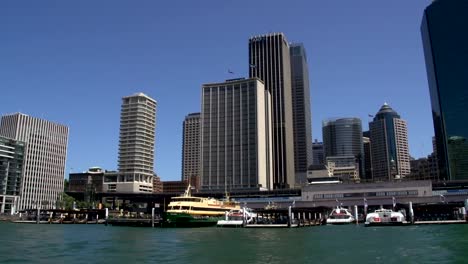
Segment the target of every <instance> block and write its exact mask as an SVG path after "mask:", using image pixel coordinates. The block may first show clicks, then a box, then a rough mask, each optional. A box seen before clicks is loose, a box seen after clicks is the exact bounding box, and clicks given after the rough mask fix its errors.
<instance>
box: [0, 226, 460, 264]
mask: <svg viewBox="0 0 468 264" xmlns="http://www.w3.org/2000/svg"><path fill="white" fill-rule="evenodd" d="M0 234H1V236H0V254H1V256H2V262H4V263H25V262H35V263H53V262H55V263H65V262H66V263H103V262H106V263H110V262H112V263H155V262H157V263H338V262H343V260H346V262H351V263H357V262H359V263H457V262H459V263H464V262H465V261H464V260H465V259H466V258H467V257H468V253H467V250H466V249H467V248H468V225H444V226H408V227H369V228H365V227H363V226H356V225H348V226H321V227H311V228H296V229H287V228H285V229H243V228H237V229H222V228H193V229H161V228H154V229H151V228H127V227H112V226H107V227H106V226H102V225H26V224H23V225H21V224H9V223H0Z"/></svg>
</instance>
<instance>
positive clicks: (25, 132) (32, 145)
mask: <svg viewBox="0 0 468 264" xmlns="http://www.w3.org/2000/svg"><path fill="white" fill-rule="evenodd" d="M0 136H3V137H7V138H11V139H14V140H17V141H22V142H24V143H25V145H26V148H25V152H24V153H25V154H24V162H23V170H24V172H23V178H22V183H21V188H20V189H21V190H20V200H19V205H18V210H24V209H32V208H36V207H40V208H54V207H55V206H56V203H57V201H58V200H59V199H61V194H62V193H63V191H64V188H63V184H64V178H65V161H66V157H67V145H68V127H66V126H64V125H60V124H56V123H53V122H50V121H47V120H44V119H40V118H35V117H31V116H28V115H25V114H21V113H16V114H11V115H5V116H3V117H2V120H1V124H0Z"/></svg>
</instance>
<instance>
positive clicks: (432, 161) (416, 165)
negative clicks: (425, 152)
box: [408, 154, 439, 181]
mask: <svg viewBox="0 0 468 264" xmlns="http://www.w3.org/2000/svg"><path fill="white" fill-rule="evenodd" d="M410 165H411V173H410V175H409V176H408V177H409V178H411V179H412V180H431V181H439V173H438V170H437V159H436V157H435V155H434V154H431V155H429V156H427V157H425V158H419V159H413V160H411V161H410Z"/></svg>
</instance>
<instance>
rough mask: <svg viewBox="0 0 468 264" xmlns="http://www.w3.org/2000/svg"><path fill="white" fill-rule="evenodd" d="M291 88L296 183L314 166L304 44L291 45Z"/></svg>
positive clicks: (307, 70)
mask: <svg viewBox="0 0 468 264" xmlns="http://www.w3.org/2000/svg"><path fill="white" fill-rule="evenodd" d="M289 51H290V56H291V87H292V108H293V130H294V168H295V170H296V181H298V178H301V176H299V175H301V174H304V177H305V175H306V174H307V167H308V166H309V165H311V164H312V125H311V122H312V120H311V113H310V87H309V67H308V65H307V56H306V52H305V49H304V46H303V45H302V44H291V47H290V48H289Z"/></svg>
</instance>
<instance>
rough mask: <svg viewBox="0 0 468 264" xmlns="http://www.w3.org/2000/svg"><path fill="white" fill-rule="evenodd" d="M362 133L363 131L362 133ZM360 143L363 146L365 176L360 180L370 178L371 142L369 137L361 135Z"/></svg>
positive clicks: (368, 179) (369, 179)
mask: <svg viewBox="0 0 468 264" xmlns="http://www.w3.org/2000/svg"><path fill="white" fill-rule="evenodd" d="M363 134H364V133H363ZM362 145H363V147H364V172H365V177H362V180H367V181H371V180H372V149H371V145H372V142H371V141H370V138H369V137H365V136H364V137H362Z"/></svg>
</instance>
